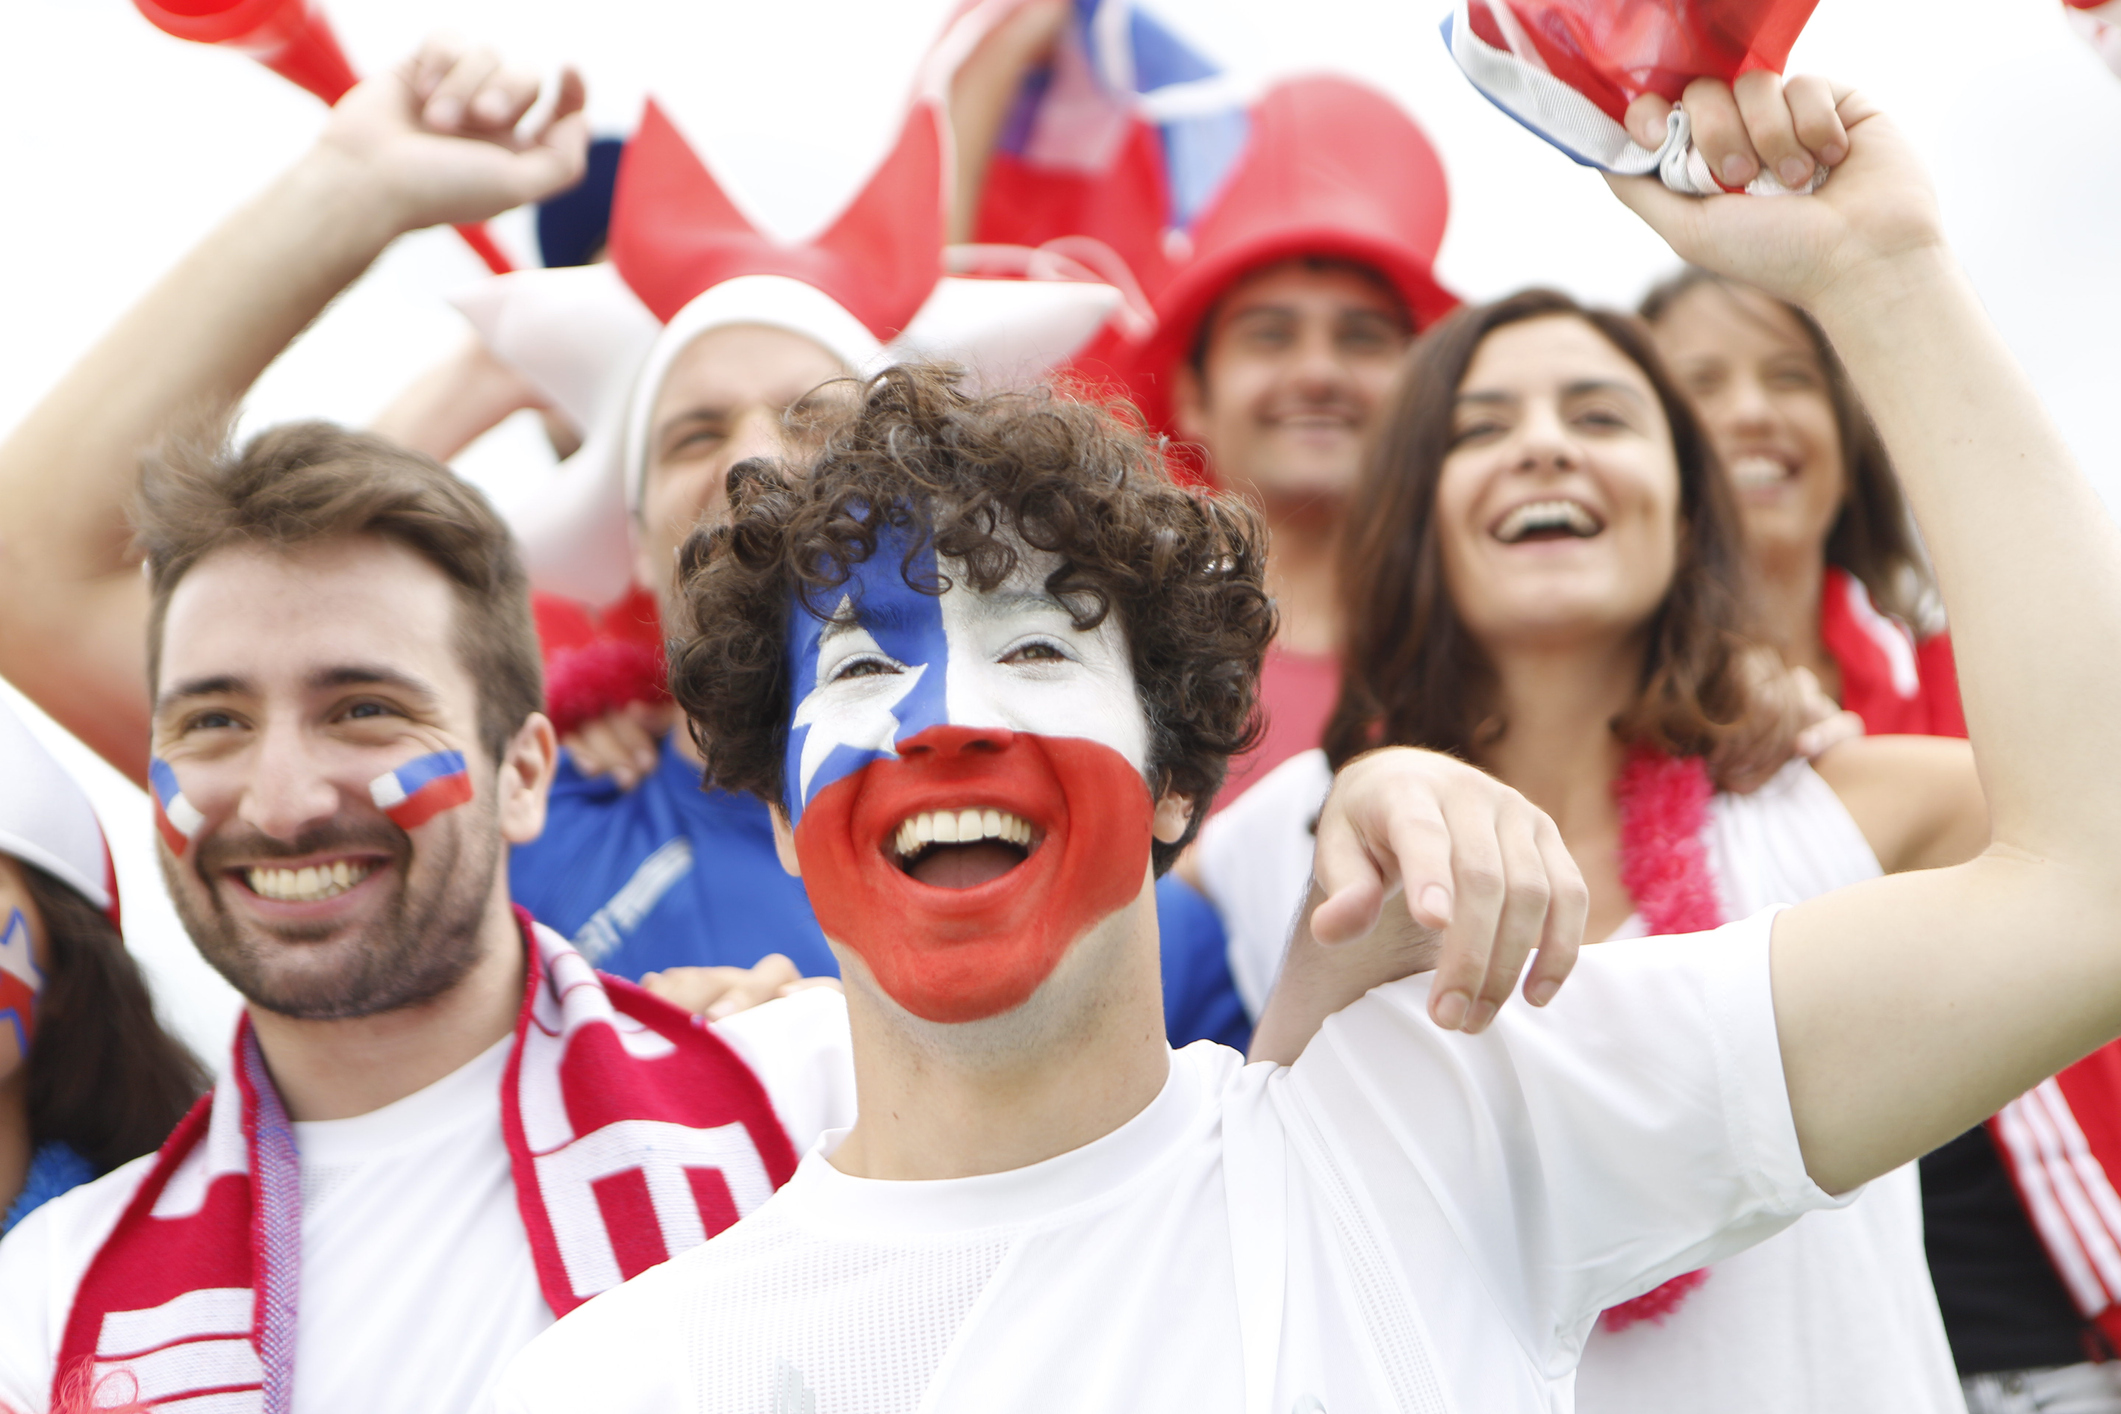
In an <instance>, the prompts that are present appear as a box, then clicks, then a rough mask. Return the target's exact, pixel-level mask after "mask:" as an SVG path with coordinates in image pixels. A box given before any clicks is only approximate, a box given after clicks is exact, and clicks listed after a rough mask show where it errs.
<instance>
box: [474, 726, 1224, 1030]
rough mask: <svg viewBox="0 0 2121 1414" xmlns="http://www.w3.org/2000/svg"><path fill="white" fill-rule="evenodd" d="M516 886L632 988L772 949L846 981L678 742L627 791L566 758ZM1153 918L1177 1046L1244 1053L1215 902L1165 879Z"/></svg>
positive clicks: (764, 824) (528, 904)
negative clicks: (1220, 1046) (1213, 1045)
mask: <svg viewBox="0 0 2121 1414" xmlns="http://www.w3.org/2000/svg"><path fill="white" fill-rule="evenodd" d="M508 888H509V892H510V893H511V894H512V895H514V897H515V901H516V902H517V903H519V904H521V905H523V907H525V908H527V909H529V910H530V912H531V916H532V917H534V918H536V919H537V920H538V921H539V922H541V923H543V924H545V925H546V926H547V927H549V928H551V929H553V930H554V931H556V932H558V933H561V934H563V935H565V936H566V937H568V938H570V939H572V940H573V942H574V945H575V946H576V947H577V948H579V949H581V951H582V955H583V956H584V957H586V958H588V959H589V961H590V962H592V963H594V964H595V965H596V966H598V967H600V968H602V969H603V970H604V971H606V972H611V973H615V974H617V975H618V976H620V977H626V978H630V979H632V980H635V981H638V980H639V979H640V978H641V977H642V975H643V974H645V973H649V972H660V971H661V970H663V969H664V968H666V967H749V966H751V965H752V964H753V963H755V962H757V961H758V960H759V959H760V958H762V957H764V956H765V955H766V954H768V953H775V952H777V953H786V954H787V955H788V957H789V959H790V960H791V961H793V962H794V963H795V965H796V966H797V967H798V968H800V969H801V970H802V973H803V975H804V976H805V977H819V976H824V977H837V976H838V975H839V971H840V969H839V963H838V961H837V960H836V959H834V957H833V956H832V950H831V949H830V948H828V947H826V946H825V938H824V934H822V933H820V932H819V931H818V926H817V918H816V917H815V916H814V915H813V914H812V913H811V911H810V900H809V899H808V898H807V897H805V896H804V894H803V885H802V881H801V880H799V879H796V878H793V877H791V876H790V875H789V874H788V872H787V871H786V870H784V869H782V868H781V861H780V859H779V857H778V856H776V855H775V854H774V851H773V824H772V818H771V817H770V816H769V815H768V814H767V812H766V807H765V806H764V805H763V804H762V803H760V802H759V801H757V800H754V799H753V798H752V797H750V796H748V795H731V794H730V793H729V792H727V791H719V790H706V791H703V790H701V789H700V768H699V767H698V766H696V765H694V764H693V763H692V762H691V761H689V760H687V759H686V758H685V756H684V754H683V753H682V752H680V751H679V750H678V749H677V746H676V743H675V739H674V738H673V739H672V740H668V741H665V742H664V743H663V758H662V760H661V762H659V763H658V764H657V766H656V769H655V773H654V774H653V775H651V776H649V777H648V779H647V780H645V781H642V782H641V784H640V785H639V786H637V787H635V788H634V789H633V790H630V791H624V790H620V789H619V788H618V786H617V785H616V784H615V783H614V782H613V781H612V779H611V778H610V777H609V776H602V777H590V776H585V775H583V774H582V773H581V772H580V771H578V770H576V769H575V766H574V763H573V761H571V760H570V759H569V758H568V757H567V756H566V754H565V753H562V754H561V757H560V770H559V775H558V776H557V778H556V779H555V780H554V781H553V783H552V798H551V801H550V803H549V804H548V805H547V807H546V813H545V833H544V834H543V835H541V836H540V837H539V838H537V839H536V840H533V841H532V842H531V843H529V844H523V845H517V846H516V847H515V851H514V852H513V853H512V854H511V855H510V856H509V861H508ZM1156 921H1157V928H1158V930H1159V932H1160V934H1161V939H1162V950H1163V972H1164V1024H1165V1027H1166V1029H1167V1030H1168V1031H1169V1033H1170V1037H1171V1044H1172V1045H1174V1046H1183V1045H1186V1044H1188V1043H1189V1042H1193V1041H1198V1040H1202V1039H1206V1040H1212V1041H1221V1042H1223V1043H1224V1044H1225V1045H1229V1046H1235V1047H1236V1048H1237V1049H1239V1050H1243V1049H1244V1047H1245V1044H1246V1042H1247V1040H1248V1039H1249V1038H1250V1036H1251V1032H1252V1026H1251V1022H1250V1021H1249V1020H1248V1019H1247V1018H1246V1016H1245V1009H1244V1006H1243V1004H1242V1003H1241V1002H1239V1001H1238V998H1237V986H1236V984H1235V983H1234V982H1232V981H1231V979H1230V962H1229V942H1228V940H1227V938H1226V937H1225V936H1224V934H1223V926H1222V920H1221V919H1220V918H1218V917H1217V916H1216V913H1215V910H1214V908H1213V907H1211V906H1210V905H1209V903H1208V901H1207V900H1206V899H1205V898H1203V897H1201V895H1200V894H1199V893H1197V892H1196V891H1195V890H1194V889H1193V888H1192V887H1191V886H1190V885H1188V884H1187V883H1186V882H1185V881H1184V880H1182V879H1180V878H1178V877H1177V876H1176V875H1167V876H1166V877H1164V878H1163V879H1161V880H1159V881H1158V882H1157V885H1156Z"/></svg>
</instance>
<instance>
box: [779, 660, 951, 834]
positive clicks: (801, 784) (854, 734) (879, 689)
mask: <svg viewBox="0 0 2121 1414" xmlns="http://www.w3.org/2000/svg"><path fill="white" fill-rule="evenodd" d="M856 632H857V635H858V636H857V637H856V638H855V640H854V642H855V644H856V651H862V650H866V651H868V652H872V653H875V652H880V651H881V650H880V649H878V648H877V646H876V640H875V639H873V638H870V637H869V635H868V634H867V633H865V632H861V631H860V630H857V631H856ZM863 640H867V642H866V643H865V642H863ZM927 671H928V665H927V664H926V663H922V664H921V665H920V666H918V667H915V668H908V669H907V670H906V671H904V672H902V673H900V674H898V676H897V679H896V681H894V682H892V683H891V684H890V686H888V687H886V686H884V685H883V684H880V683H879V684H875V685H874V686H868V685H866V684H865V685H864V686H865V687H866V690H862V688H860V687H856V686H855V685H853V684H847V683H819V684H818V685H817V686H816V687H813V688H812V689H810V693H809V695H808V696H806V697H805V698H804V699H803V700H802V702H801V704H800V705H798V706H797V707H796V709H795V717H794V721H793V725H795V726H797V727H808V728H810V734H809V735H808V736H806V737H804V738H803V759H802V762H801V763H800V768H799V775H800V779H799V781H798V783H797V790H798V792H799V798H800V799H803V800H806V801H807V800H808V799H809V798H810V782H811V779H812V778H813V777H814V776H816V775H817V768H818V767H820V766H822V765H824V764H825V758H826V757H828V756H830V755H831V754H832V750H833V748H834V747H837V746H851V747H853V748H854V749H855V750H857V751H880V752H882V753H883V754H884V755H886V756H897V755H898V751H897V748H896V746H895V743H896V742H897V741H898V728H899V721H898V718H897V717H896V716H894V715H892V709H893V708H895V707H897V706H898V705H899V703H900V702H902V701H904V700H905V698H906V694H907V693H909V692H911V691H913V689H914V688H915V687H916V686H917V685H918V684H919V683H920V680H921V675H922V674H923V673H925V672H927ZM835 688H836V689H837V691H835V690H834V689H835ZM850 696H852V697H853V700H851V701H849V700H845V699H846V698H848V697H850Z"/></svg>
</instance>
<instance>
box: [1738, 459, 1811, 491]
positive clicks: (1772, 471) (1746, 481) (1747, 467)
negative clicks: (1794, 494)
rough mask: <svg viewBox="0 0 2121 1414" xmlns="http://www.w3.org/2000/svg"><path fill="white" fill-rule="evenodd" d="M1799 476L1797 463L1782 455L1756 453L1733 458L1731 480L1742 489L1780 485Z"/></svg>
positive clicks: (1749, 489)
mask: <svg viewBox="0 0 2121 1414" xmlns="http://www.w3.org/2000/svg"><path fill="white" fill-rule="evenodd" d="M1796 477H1797V468H1796V465H1795V464H1794V463H1792V462H1789V461H1786V460H1785V459H1783V458H1781V457H1773V456H1767V455H1764V454H1757V453H1756V454H1754V455H1751V456H1743V457H1733V458H1732V459H1731V480H1732V481H1733V482H1735V483H1736V484H1737V486H1738V489H1739V490H1741V491H1753V490H1759V489H1761V488H1764V487H1769V486H1780V485H1781V484H1782V483H1783V482H1785V481H1794V480H1795V479H1796Z"/></svg>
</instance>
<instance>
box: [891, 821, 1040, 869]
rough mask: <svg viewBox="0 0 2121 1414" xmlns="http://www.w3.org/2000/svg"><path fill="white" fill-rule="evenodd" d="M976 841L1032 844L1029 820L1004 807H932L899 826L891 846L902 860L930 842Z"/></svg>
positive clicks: (967, 842) (964, 842)
mask: <svg viewBox="0 0 2121 1414" xmlns="http://www.w3.org/2000/svg"><path fill="white" fill-rule="evenodd" d="M978 840H1005V841H1007V842H1008V843H1010V844H1014V845H1022V846H1023V847H1024V848H1026V849H1029V848H1030V847H1031V840H1032V829H1031V822H1030V821H1028V820H1025V819H1023V818H1021V817H1020V816H1016V815H1011V814H1010V813H1009V812H1008V811H1006V810H931V811H928V812H926V813H924V814H920V815H916V816H914V817H913V818H912V819H910V820H907V821H905V822H904V823H902V824H901V825H900V826H899V827H898V832H897V833H896V834H895V835H893V836H892V839H891V845H892V848H894V849H896V850H897V851H898V854H899V857H900V858H901V859H908V858H911V857H912V856H914V855H916V854H919V853H920V852H921V850H922V849H923V848H924V847H925V846H927V845H929V844H971V843H974V842H976V841H978Z"/></svg>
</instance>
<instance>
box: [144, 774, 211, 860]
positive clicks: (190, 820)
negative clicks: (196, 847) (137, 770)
mask: <svg viewBox="0 0 2121 1414" xmlns="http://www.w3.org/2000/svg"><path fill="white" fill-rule="evenodd" d="M147 783H148V784H149V785H150V786H152V787H154V797H155V828H156V829H157V830H159V831H161V832H162V842H163V843H164V844H166V845H168V846H169V849H170V853H172V854H182V853H184V852H185V851H186V850H188V849H190V848H191V843H192V841H193V840H195V839H197V838H198V837H199V831H200V830H202V829H204V828H205V827H206V817H205V816H204V815H202V814H200V813H199V809H198V807H197V806H195V805H193V804H192V803H191V802H190V801H188V800H186V799H185V798H184V792H183V791H182V790H179V789H178V788H177V773H176V772H175V771H173V770H171V769H170V766H169V763H168V762H167V761H164V760H163V759H162V758H161V757H159V756H153V757H149V758H148V762H147Z"/></svg>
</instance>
